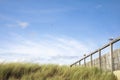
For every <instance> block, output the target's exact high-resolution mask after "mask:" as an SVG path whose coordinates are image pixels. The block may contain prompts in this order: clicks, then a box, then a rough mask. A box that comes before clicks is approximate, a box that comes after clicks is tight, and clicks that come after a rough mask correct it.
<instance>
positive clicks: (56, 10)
mask: <svg viewBox="0 0 120 80" xmlns="http://www.w3.org/2000/svg"><path fill="white" fill-rule="evenodd" d="M76 9H77V8H73V7H63V8H48V9H34V10H33V9H32V10H19V12H22V13H30V14H31V13H32V14H51V13H52V14H53V13H61V12H62V13H63V12H68V11H73V10H76Z"/></svg>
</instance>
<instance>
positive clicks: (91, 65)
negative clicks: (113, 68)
mask: <svg viewBox="0 0 120 80" xmlns="http://www.w3.org/2000/svg"><path fill="white" fill-rule="evenodd" d="M90 61H91V67H92V66H93V61H92V54H91V55H90Z"/></svg>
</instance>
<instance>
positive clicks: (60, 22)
mask: <svg viewBox="0 0 120 80" xmlns="http://www.w3.org/2000/svg"><path fill="white" fill-rule="evenodd" d="M119 34H120V0H0V61H12V62H14V61H28V62H38V63H58V64H70V63H72V62H74V61H75V60H77V59H79V58H80V57H82V56H83V54H84V53H89V52H90V51H93V50H94V49H96V48H99V47H101V46H102V45H103V44H104V43H106V42H108V39H109V38H110V37H113V38H116V37H118V36H120V35H119Z"/></svg>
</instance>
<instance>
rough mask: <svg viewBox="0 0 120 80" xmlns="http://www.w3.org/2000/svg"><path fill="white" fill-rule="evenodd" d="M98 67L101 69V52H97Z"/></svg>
mask: <svg viewBox="0 0 120 80" xmlns="http://www.w3.org/2000/svg"><path fill="white" fill-rule="evenodd" d="M99 66H100V69H101V50H99Z"/></svg>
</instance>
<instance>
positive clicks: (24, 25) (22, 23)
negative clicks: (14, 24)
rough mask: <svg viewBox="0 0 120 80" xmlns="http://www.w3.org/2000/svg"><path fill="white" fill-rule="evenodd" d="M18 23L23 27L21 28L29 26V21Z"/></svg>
mask: <svg viewBox="0 0 120 80" xmlns="http://www.w3.org/2000/svg"><path fill="white" fill-rule="evenodd" d="M18 25H19V26H20V27H21V28H23V29H24V28H27V27H28V26H29V23H27V22H18Z"/></svg>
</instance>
